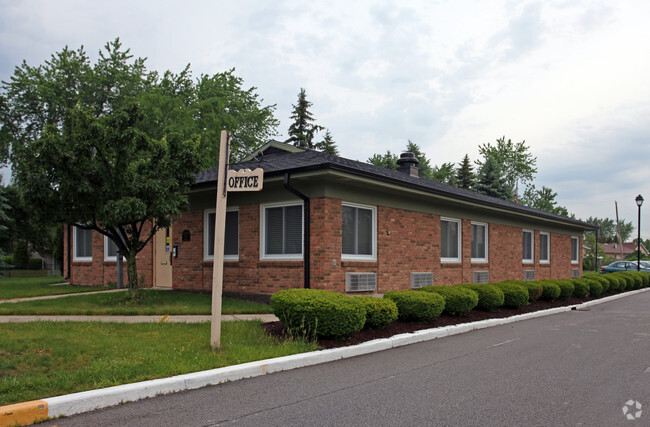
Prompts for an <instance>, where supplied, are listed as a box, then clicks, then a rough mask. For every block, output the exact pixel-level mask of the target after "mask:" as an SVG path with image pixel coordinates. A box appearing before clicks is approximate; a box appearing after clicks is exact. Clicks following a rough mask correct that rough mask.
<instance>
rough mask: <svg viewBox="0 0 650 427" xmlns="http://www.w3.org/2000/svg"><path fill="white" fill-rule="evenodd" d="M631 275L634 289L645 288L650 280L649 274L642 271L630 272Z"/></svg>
mask: <svg viewBox="0 0 650 427" xmlns="http://www.w3.org/2000/svg"><path fill="white" fill-rule="evenodd" d="M629 273H631V275H632V276H633V277H634V289H641V288H645V287H646V286H648V285H647V281H648V280H650V274H648V273H646V272H644V271H630V272H629Z"/></svg>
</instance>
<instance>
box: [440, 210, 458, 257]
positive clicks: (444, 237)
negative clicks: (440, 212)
mask: <svg viewBox="0 0 650 427" xmlns="http://www.w3.org/2000/svg"><path fill="white" fill-rule="evenodd" d="M440 260H441V261H442V262H460V221H459V220H457V219H442V220H441V221H440Z"/></svg>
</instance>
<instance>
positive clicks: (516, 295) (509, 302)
mask: <svg viewBox="0 0 650 427" xmlns="http://www.w3.org/2000/svg"><path fill="white" fill-rule="evenodd" d="M491 286H496V287H497V288H499V289H501V291H502V292H503V297H504V301H503V305H504V307H509V308H519V307H523V306H524V305H526V304H528V291H527V290H526V288H524V287H522V286H519V285H516V284H514V283H504V282H501V283H495V284H493V285H491Z"/></svg>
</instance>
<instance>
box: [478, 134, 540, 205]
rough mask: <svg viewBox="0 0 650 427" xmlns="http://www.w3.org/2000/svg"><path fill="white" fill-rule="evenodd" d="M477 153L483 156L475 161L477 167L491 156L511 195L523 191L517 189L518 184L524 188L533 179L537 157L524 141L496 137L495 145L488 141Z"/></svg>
mask: <svg viewBox="0 0 650 427" xmlns="http://www.w3.org/2000/svg"><path fill="white" fill-rule="evenodd" d="M479 154H480V155H481V156H483V158H482V159H479V160H477V161H476V163H477V165H478V166H479V168H481V167H482V166H483V165H484V164H485V162H486V161H487V159H488V158H492V159H493V160H494V161H495V162H496V164H497V166H498V167H499V168H500V169H501V171H502V172H503V177H504V178H505V181H506V185H507V186H508V189H509V192H510V193H511V194H512V195H513V196H514V195H515V193H519V194H521V193H522V192H523V189H522V190H519V185H520V184H521V185H522V187H524V188H525V187H527V186H528V185H529V184H531V183H532V181H533V180H534V179H535V174H536V173H537V157H535V156H533V154H532V153H531V152H530V147H529V146H528V145H526V141H521V142H517V143H513V142H512V141H511V140H510V139H508V140H507V141H506V137H505V136H503V137H501V138H499V139H497V141H496V145H492V144H491V143H489V142H488V143H487V144H482V145H480V146H479Z"/></svg>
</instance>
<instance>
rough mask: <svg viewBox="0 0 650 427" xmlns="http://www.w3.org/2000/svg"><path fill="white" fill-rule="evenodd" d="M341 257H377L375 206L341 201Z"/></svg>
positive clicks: (363, 258) (362, 259) (365, 258)
mask: <svg viewBox="0 0 650 427" xmlns="http://www.w3.org/2000/svg"><path fill="white" fill-rule="evenodd" d="M341 212H342V213H341V259H343V260H359V261H375V260H376V259H377V238H376V236H377V208H375V207H372V206H362V205H354V204H350V203H343V204H342V209H341Z"/></svg>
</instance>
